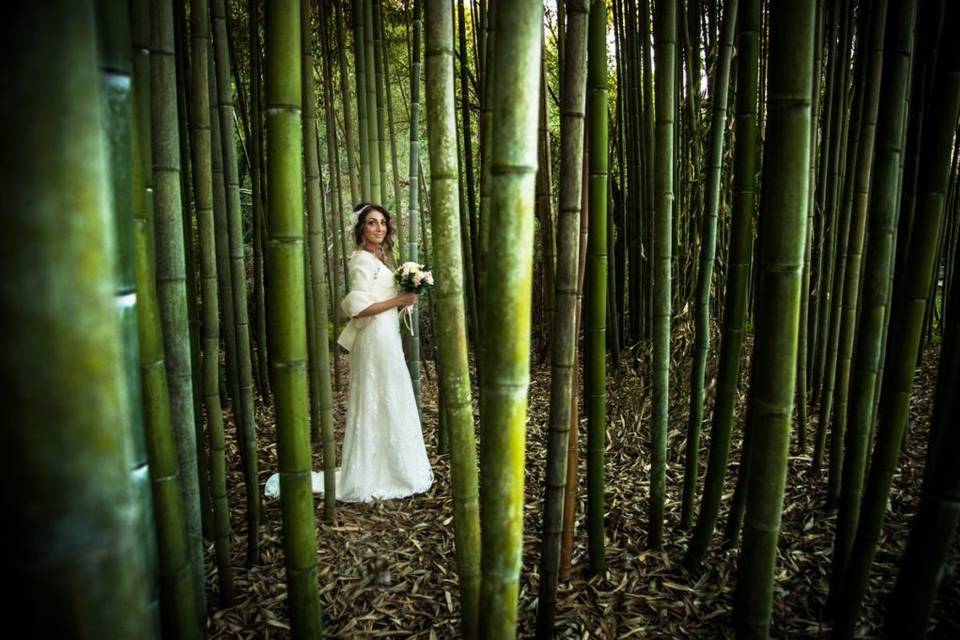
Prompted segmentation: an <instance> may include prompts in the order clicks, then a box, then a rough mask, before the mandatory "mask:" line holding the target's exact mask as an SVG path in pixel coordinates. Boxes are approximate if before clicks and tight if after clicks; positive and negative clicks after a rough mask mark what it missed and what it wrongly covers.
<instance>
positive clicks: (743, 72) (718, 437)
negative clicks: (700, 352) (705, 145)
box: [684, 0, 761, 568]
mask: <svg viewBox="0 0 960 640" xmlns="http://www.w3.org/2000/svg"><path fill="white" fill-rule="evenodd" d="M760 7H761V3H760V0H744V3H743V7H742V9H743V11H741V12H739V15H738V17H737V23H738V24H737V96H736V128H735V132H734V139H735V140H737V141H738V144H737V145H736V151H735V155H734V170H733V221H732V226H731V229H730V238H729V243H728V244H729V247H728V256H727V269H726V271H727V274H726V275H727V284H726V291H725V293H724V304H723V311H724V317H723V327H722V330H721V339H720V360H719V363H718V365H717V392H716V400H715V403H714V407H713V421H712V424H711V426H710V456H709V458H708V461H707V474H706V477H705V478H704V482H703V499H702V500H701V502H700V511H699V513H698V516H697V524H696V527H695V529H694V534H693V538H692V539H691V541H690V546H689V547H688V549H687V553H686V556H685V557H684V564H685V565H687V566H688V567H691V568H696V567H698V566H699V565H700V563H701V562H702V561H703V557H704V556H705V555H706V552H707V546H708V545H709V544H710V538H711V537H712V536H713V530H714V528H715V527H716V524H717V517H718V516H719V514H720V499H721V496H722V495H723V486H724V481H725V479H726V474H727V460H728V458H729V455H730V436H731V431H732V429H733V412H734V409H735V407H736V403H737V387H738V385H739V382H740V358H741V355H742V351H743V336H744V332H745V329H744V324H745V317H746V312H747V307H746V302H747V281H748V278H749V274H750V261H751V255H752V249H753V242H752V241H753V214H754V200H755V193H754V182H755V175H756V166H757V145H756V144H755V143H754V141H755V140H756V139H757V94H758V88H759V87H758V67H759V58H760ZM741 458H743V457H742V456H741ZM743 463H744V460H743V459H741V464H743Z"/></svg>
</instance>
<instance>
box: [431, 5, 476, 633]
mask: <svg viewBox="0 0 960 640" xmlns="http://www.w3.org/2000/svg"><path fill="white" fill-rule="evenodd" d="M425 18H426V21H425V26H426V34H425V35H426V52H425V62H426V103H427V121H428V122H430V123H431V126H430V127H429V128H428V129H427V133H428V143H429V151H430V184H431V191H430V216H431V230H432V235H433V245H434V246H433V249H434V253H433V270H434V275H435V278H436V281H437V286H436V289H435V292H434V294H433V296H432V297H433V303H434V306H435V316H434V317H437V318H443V319H444V322H443V323H440V324H439V325H434V327H435V339H436V340H437V347H438V356H439V359H440V366H441V369H442V370H443V376H442V377H439V378H438V382H439V384H440V385H441V386H442V388H443V391H442V393H443V395H444V400H445V411H446V418H447V427H448V430H449V440H450V474H451V490H452V493H453V514H454V536H455V544H456V552H457V568H458V572H459V582H460V607H461V611H462V614H461V615H462V618H461V630H462V633H463V635H464V637H465V638H468V639H471V638H476V637H478V633H479V629H478V625H479V615H480V611H479V605H480V516H479V507H478V504H479V501H478V489H477V485H478V475H477V454H476V445H475V439H474V431H473V405H472V403H471V399H470V395H471V393H470V372H469V368H468V361H467V331H466V314H465V311H464V305H463V286H464V277H465V275H464V272H463V263H462V258H461V255H460V216H459V213H458V208H459V196H458V193H457V155H456V153H457V152H456V148H457V147H456V135H457V134H456V115H455V109H456V106H455V104H454V96H453V8H452V7H451V5H450V3H449V2H448V0H427V2H426V15H425Z"/></svg>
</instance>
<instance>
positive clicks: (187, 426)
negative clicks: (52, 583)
mask: <svg viewBox="0 0 960 640" xmlns="http://www.w3.org/2000/svg"><path fill="white" fill-rule="evenodd" d="M150 49H151V51H150V84H151V88H150V103H151V105H150V112H151V120H152V126H151V132H152V138H153V146H152V151H153V157H152V160H153V200H154V211H155V214H156V218H155V224H154V229H155V233H156V238H155V239H156V256H157V259H156V278H157V297H158V300H159V303H160V317H161V322H162V325H163V344H164V348H165V350H166V353H167V357H166V359H165V362H166V368H167V383H168V385H169V389H170V404H171V411H172V416H173V423H174V428H175V429H176V434H177V450H178V451H179V456H178V461H179V464H180V491H181V493H182V494H183V502H184V507H185V508H186V517H187V531H188V532H189V534H190V554H191V564H192V565H193V579H194V581H195V582H196V589H197V598H199V601H198V612H199V615H200V619H201V620H202V619H203V618H205V617H206V603H205V602H204V601H205V595H204V594H205V593H206V590H205V587H204V571H203V535H202V531H201V523H200V484H199V472H198V468H197V433H196V427H195V420H196V416H194V413H193V386H192V381H191V375H192V374H191V371H192V365H191V357H190V331H189V328H188V326H187V287H186V263H185V257H184V247H183V217H182V215H181V211H180V140H179V134H178V132H177V94H176V85H175V82H176V69H175V66H174V52H173V4H172V2H171V1H170V0H151V3H150Z"/></svg>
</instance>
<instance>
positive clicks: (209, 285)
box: [190, 2, 234, 606]
mask: <svg viewBox="0 0 960 640" xmlns="http://www.w3.org/2000/svg"><path fill="white" fill-rule="evenodd" d="M190 21H191V24H190V32H191V37H192V39H193V46H192V50H193V55H192V56H191V58H190V66H191V74H190V79H191V83H192V85H193V86H192V91H191V98H192V100H193V119H192V120H191V123H192V125H193V131H191V140H192V145H191V147H190V150H191V152H192V154H193V191H194V194H196V209H197V221H198V223H199V230H200V238H199V248H200V294H201V300H202V304H201V308H202V313H203V319H202V320H203V321H202V331H203V344H202V347H203V348H202V374H203V379H202V395H203V406H204V409H205V410H206V414H207V431H208V433H209V439H210V440H209V442H210V464H209V469H210V481H211V482H210V484H211V486H210V493H211V497H212V499H213V500H212V501H213V524H214V527H213V528H214V536H213V538H214V543H215V548H216V557H217V578H218V583H219V586H220V602H221V604H223V605H224V606H229V605H230V604H231V602H232V601H233V595H234V591H233V569H232V567H231V566H230V552H231V539H230V535H231V531H230V507H229V504H228V503H227V482H226V480H227V478H226V471H227V461H226V451H225V443H224V432H223V410H222V408H221V406H220V380H219V378H220V317H219V314H218V310H219V294H218V292H217V258H216V246H215V239H214V229H213V165H212V164H211V152H212V149H211V142H212V139H211V132H210V77H209V67H210V61H209V59H208V58H209V56H210V51H211V43H210V14H209V11H208V5H207V3H206V2H198V3H196V4H195V5H194V6H193V7H192V10H191V12H190Z"/></svg>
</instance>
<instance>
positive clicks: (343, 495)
mask: <svg viewBox="0 0 960 640" xmlns="http://www.w3.org/2000/svg"><path fill="white" fill-rule="evenodd" d="M354 211H355V213H356V214H357V220H356V224H355V225H354V228H353V235H354V241H355V242H356V245H357V248H356V250H355V251H354V252H353V253H352V254H351V256H350V268H349V276H350V293H349V294H347V296H346V297H345V298H344V299H343V301H342V302H341V304H340V307H341V309H342V310H343V312H344V313H345V314H346V315H347V316H349V317H350V321H349V322H348V323H347V326H346V328H345V329H344V330H343V332H342V333H341V334H340V336H339V338H338V339H337V342H338V343H339V344H340V345H341V346H342V347H343V348H344V349H346V350H347V351H349V352H350V388H349V400H348V404H347V423H346V431H345V434H344V439H343V451H342V454H341V463H342V464H341V467H340V468H339V469H338V470H337V485H336V492H337V499H338V500H343V501H348V502H367V501H370V500H384V499H390V498H402V497H405V496H409V495H413V494H415V493H421V492H423V491H426V490H427V489H429V488H430V486H431V485H432V484H433V471H432V469H431V467H430V461H429V460H428V459H427V451H426V448H425V447H424V444H423V433H422V431H421V426H420V416H419V413H418V412H417V404H416V400H415V399H414V396H413V386H412V385H411V383H410V373H409V371H408V369H407V365H406V362H405V361H404V355H403V347H402V345H401V341H400V322H399V309H400V308H402V307H406V306H408V305H412V304H415V303H416V301H417V295H416V294H413V293H398V292H397V288H396V284H395V283H394V278H393V269H392V268H391V267H389V266H388V265H387V260H388V256H390V253H391V249H392V246H393V226H392V225H391V222H390V214H389V213H388V212H387V211H386V209H384V208H383V207H382V206H380V205H377V204H370V203H361V204H360V205H357V207H356V208H355V209H354Z"/></svg>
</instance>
